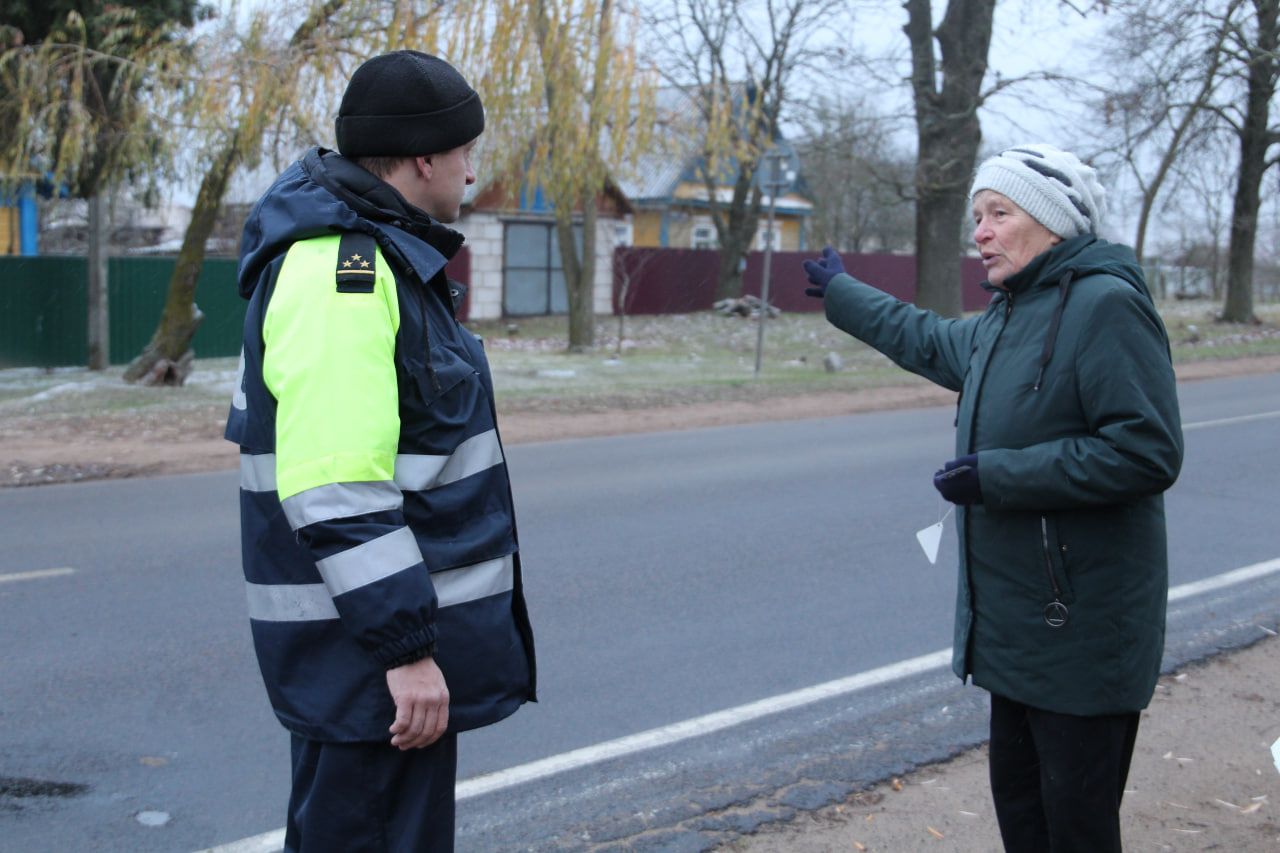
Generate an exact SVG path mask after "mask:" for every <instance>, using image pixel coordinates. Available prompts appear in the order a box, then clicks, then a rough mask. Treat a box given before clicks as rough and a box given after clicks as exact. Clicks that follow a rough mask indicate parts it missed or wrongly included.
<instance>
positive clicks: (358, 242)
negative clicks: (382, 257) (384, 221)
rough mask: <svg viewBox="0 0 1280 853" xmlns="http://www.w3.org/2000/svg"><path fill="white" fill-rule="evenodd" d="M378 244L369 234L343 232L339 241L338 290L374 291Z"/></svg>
mask: <svg viewBox="0 0 1280 853" xmlns="http://www.w3.org/2000/svg"><path fill="white" fill-rule="evenodd" d="M377 254H378V244H377V243H376V242H374V239H373V238H372V237H370V236H369V235H368V234H352V233H350V232H348V233H346V234H343V235H342V239H341V240H339V241H338V292H339V293H373V279H374V275H375V273H376V270H375V269H374V262H375V260H376V258H377Z"/></svg>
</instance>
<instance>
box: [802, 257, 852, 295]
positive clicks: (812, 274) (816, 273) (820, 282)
mask: <svg viewBox="0 0 1280 853" xmlns="http://www.w3.org/2000/svg"><path fill="white" fill-rule="evenodd" d="M842 272H844V263H843V262H841V260H840V256H839V255H837V254H836V250H835V249H833V248H831V247H830V246H827V247H826V248H825V249H823V250H822V257H821V258H819V259H818V260H816V261H805V262H804V274H805V275H806V276H808V278H809V283H810V284H812V285H813V287H806V288H805V289H804V292H805V295H806V296H816V297H817V298H818V299H821V298H822V297H824V296H826V295H827V285H828V284H830V283H831V279H833V278H835V277H836V276H838V275H839V274H840V273H842Z"/></svg>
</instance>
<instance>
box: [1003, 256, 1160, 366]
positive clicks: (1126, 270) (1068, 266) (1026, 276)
mask: <svg viewBox="0 0 1280 853" xmlns="http://www.w3.org/2000/svg"><path fill="white" fill-rule="evenodd" d="M1094 275H1106V276H1111V277H1112V278H1115V279H1118V280H1120V281H1123V282H1125V283H1126V284H1128V285H1129V286H1130V287H1132V288H1133V289H1134V290H1136V291H1138V292H1139V293H1141V294H1142V296H1143V297H1144V298H1145V299H1146V300H1147V301H1148V302H1152V299H1151V292H1150V291H1149V290H1147V282H1146V277H1145V276H1144V275H1143V274H1142V267H1141V265H1140V264H1139V263H1138V257H1137V255H1135V254H1134V253H1133V250H1132V249H1130V248H1129V247H1128V246H1122V245H1120V244H1118V243H1108V242H1107V241H1106V240H1100V239H1098V238H1097V237H1096V236H1094V235H1093V234H1082V235H1080V236H1079V237H1072V238H1071V239H1070V240H1064V241H1062V242H1061V243H1059V244H1057V245H1056V246H1054V247H1053V248H1052V249H1050V250H1049V251H1047V252H1043V253H1042V254H1040V255H1037V256H1036V257H1035V258H1034V259H1032V261H1031V263H1029V264H1027V265H1026V266H1025V267H1023V268H1022V269H1021V270H1019V271H1018V272H1017V273H1015V274H1014V275H1011V276H1009V278H1007V279H1005V282H1004V284H1005V289H1002V290H1000V289H996V288H994V287H993V286H992V285H991V284H990V283H988V282H983V287H985V288H987V289H988V290H995V293H996V295H995V297H994V299H992V303H993V304H995V303H998V302H1003V301H1004V300H1006V299H1011V298H1016V297H1017V296H1018V294H1019V293H1029V292H1031V291H1034V290H1041V289H1046V288H1055V287H1056V288H1057V290H1058V303H1057V306H1056V308H1055V309H1054V312H1053V316H1052V319H1050V321H1049V327H1048V328H1047V329H1046V330H1045V337H1044V346H1043V348H1042V349H1041V352H1040V369H1039V372H1038V373H1037V374H1036V381H1035V386H1034V390H1036V391H1039V390H1040V383H1041V381H1042V380H1043V379H1044V371H1045V368H1046V367H1047V366H1048V364H1049V361H1050V359H1052V358H1053V349H1054V346H1055V345H1056V344H1057V341H1058V330H1059V328H1060V327H1061V325H1062V314H1063V312H1064V311H1065V310H1066V307H1067V297H1068V295H1069V294H1070V292H1071V287H1072V286H1073V283H1074V282H1078V281H1080V280H1081V279H1084V278H1087V277H1089V276H1094Z"/></svg>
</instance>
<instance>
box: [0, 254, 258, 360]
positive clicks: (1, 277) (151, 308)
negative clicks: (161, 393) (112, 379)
mask: <svg viewBox="0 0 1280 853" xmlns="http://www.w3.org/2000/svg"><path fill="white" fill-rule="evenodd" d="M174 263H175V259H174V258H112V259H111V260H110V261H109V262H108V264H107V278H108V288H107V298H108V301H109V304H110V308H109V315H110V319H111V345H110V356H111V363H112V364H125V363H127V362H128V361H129V360H130V359H132V358H133V357H134V356H136V355H137V354H138V353H139V352H141V351H142V348H143V347H144V346H146V345H147V342H148V341H150V340H151V335H152V333H153V332H154V331H155V329H156V324H157V323H158V322H159V321H160V312H161V311H162V310H163V309H164V299H165V295H166V293H167V292H168V289H169V277H170V276H171V275H172V273H173V267H174ZM87 276H88V264H87V262H86V261H85V259H84V258H79V257H0V368H3V367H61V366H65V365H77V364H84V363H85V362H86V361H87V360H88V357H89V347H88V342H87V340H86V338H87V334H88V333H87V328H88V309H87V299H88V298H87V296H86V289H87V288H86V281H87ZM196 304H197V305H198V306H199V307H200V310H201V311H202V312H203V313H204V322H203V323H201V325H200V330H199V331H198V332H196V337H195V340H194V341H193V342H192V347H193V348H194V349H195V351H196V355H197V356H200V357H202V358H211V357H214V356H229V355H237V354H238V353H239V352H240V336H241V329H242V326H243V324H244V309H245V301H244V300H243V299H241V298H240V296H239V294H238V293H237V292H236V262H235V261H234V260H231V259H223V258H215V259H210V260H206V261H205V262H204V268H203V269H202V270H201V272H200V280H199V282H198V283H197V285H196Z"/></svg>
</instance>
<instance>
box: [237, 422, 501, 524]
mask: <svg viewBox="0 0 1280 853" xmlns="http://www.w3.org/2000/svg"><path fill="white" fill-rule="evenodd" d="M502 461H503V459H502V447H501V446H500V445H499V443H498V433H497V431H496V430H488V431H486V432H482V433H480V434H478V435H473V436H472V437H471V438H468V439H467V440H466V441H464V442H462V443H461V444H459V445H458V447H457V449H456V450H454V451H453V453H450V454H446V455H434V454H426V453H401V454H399V455H397V456H396V485H397V486H399V487H400V488H401V489H404V490H406V491H414V492H425V491H427V490H429V489H435V488H439V487H440V486H447V485H449V484H450V483H454V482H457V481H458V480H462V479H465V478H467V477H470V476H471V475H473V474H479V473H480V472H481V471H487V470H488V469H490V468H492V467H494V466H495V465H500V464H502ZM240 488H242V489H244V490H245V491H246V492H273V491H275V489H276V457H275V454H274V453H260V454H258V455H256V456H255V455H251V454H248V453H242V454H240ZM309 491H310V490H309ZM299 494H302V493H299ZM298 496H299V495H295V496H294V497H298ZM292 499H293V498H290V499H289V500H292ZM286 503H287V501H286ZM290 521H291V522H292V519H290Z"/></svg>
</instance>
